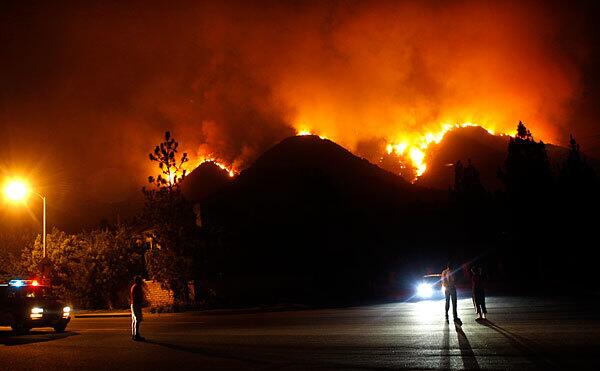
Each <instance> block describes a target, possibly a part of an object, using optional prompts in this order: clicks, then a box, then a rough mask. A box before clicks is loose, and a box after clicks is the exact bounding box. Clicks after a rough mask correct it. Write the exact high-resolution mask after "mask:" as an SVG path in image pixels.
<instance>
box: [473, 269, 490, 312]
mask: <svg viewBox="0 0 600 371" xmlns="http://www.w3.org/2000/svg"><path fill="white" fill-rule="evenodd" d="M471 283H472V284H473V304H475V310H477V319H485V315H486V314H487V309H486V307H485V291H484V289H483V287H484V282H483V269H481V267H472V268H471Z"/></svg>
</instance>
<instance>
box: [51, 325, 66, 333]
mask: <svg viewBox="0 0 600 371" xmlns="http://www.w3.org/2000/svg"><path fill="white" fill-rule="evenodd" d="M66 328H67V325H66V324H62V325H56V326H54V332H65V329H66Z"/></svg>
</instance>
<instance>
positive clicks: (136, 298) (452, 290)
mask: <svg viewBox="0 0 600 371" xmlns="http://www.w3.org/2000/svg"><path fill="white" fill-rule="evenodd" d="M455 273H456V270H455V269H454V267H453V266H452V264H451V263H448V265H447V266H446V269H444V270H443V271H442V273H441V274H440V276H441V281H442V286H443V287H444V293H445V295H446V320H448V311H449V310H450V303H451V302H452V315H453V317H454V321H455V322H458V323H460V318H458V311H457V305H456V282H455ZM471 284H472V289H473V304H474V305H475V309H476V311H477V319H479V320H481V319H485V316H486V314H487V309H486V307H485V291H484V280H483V270H482V268H481V267H479V266H475V267H472V268H471ZM143 302H144V293H143V282H142V278H141V277H140V276H136V277H135V278H134V282H133V285H132V286H131V289H130V304H131V339H132V340H134V341H143V340H145V339H144V337H142V336H141V335H140V324H141V322H142V320H143V315H142V306H143Z"/></svg>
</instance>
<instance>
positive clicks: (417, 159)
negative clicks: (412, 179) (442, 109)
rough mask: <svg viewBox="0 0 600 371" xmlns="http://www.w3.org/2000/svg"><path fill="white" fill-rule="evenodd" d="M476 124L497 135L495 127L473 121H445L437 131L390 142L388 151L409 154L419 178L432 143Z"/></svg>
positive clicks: (425, 168)
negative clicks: (458, 122) (456, 122)
mask: <svg viewBox="0 0 600 371" xmlns="http://www.w3.org/2000/svg"><path fill="white" fill-rule="evenodd" d="M476 126H479V127H481V128H482V129H484V130H485V131H487V132H488V133H489V134H491V135H495V130H494V129H492V128H489V127H484V126H482V125H478V124H474V123H471V122H465V123H462V124H448V123H445V124H442V125H441V128H440V130H439V131H437V132H428V133H424V134H422V135H414V136H412V137H409V138H406V139H404V140H403V141H401V142H399V143H389V144H388V145H387V147H386V152H387V153H388V154H390V155H391V154H395V155H397V156H408V158H409V159H410V161H411V162H412V165H413V166H414V167H415V169H416V175H417V178H418V177H420V176H421V175H423V173H424V172H425V170H427V164H426V163H425V158H426V155H427V149H428V148H429V145H430V144H432V143H435V144H437V143H440V142H441V141H442V139H444V136H445V135H446V134H447V133H448V132H449V131H451V130H453V129H458V128H466V127H476Z"/></svg>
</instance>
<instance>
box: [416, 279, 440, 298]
mask: <svg viewBox="0 0 600 371" xmlns="http://www.w3.org/2000/svg"><path fill="white" fill-rule="evenodd" d="M415 296H416V297H417V298H418V299H441V298H443V297H444V296H445V294H444V287H443V286H442V278H441V277H440V275H439V274H428V275H425V276H423V278H421V280H420V281H419V282H418V283H417V285H416V286H415Z"/></svg>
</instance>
